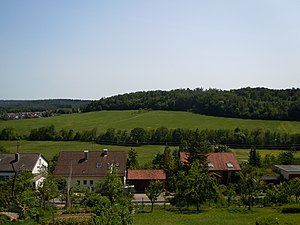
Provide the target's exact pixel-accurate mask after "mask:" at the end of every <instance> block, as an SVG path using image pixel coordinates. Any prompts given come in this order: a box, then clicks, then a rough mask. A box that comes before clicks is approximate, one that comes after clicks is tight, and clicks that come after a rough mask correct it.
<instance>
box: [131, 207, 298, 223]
mask: <svg viewBox="0 0 300 225" xmlns="http://www.w3.org/2000/svg"><path fill="white" fill-rule="evenodd" d="M171 209H172V208H171ZM263 218H264V219H266V220H268V221H270V220H275V221H278V222H279V225H282V224H290V225H299V224H300V214H282V213H281V212H280V211H279V210H278V209H277V208H253V209H252V210H251V211H248V210H247V209H244V208H232V209H227V208H213V209H203V210H201V211H200V212H199V213H197V212H195V211H185V212H183V213H180V212H179V211H177V210H175V209H173V210H168V209H167V210H164V209H163V208H162V207H159V206H156V207H155V208H154V211H153V212H152V213H150V212H149V210H146V212H144V213H139V212H138V213H136V214H135V215H134V225H152V224H159V225H247V224H249V225H255V222H256V221H257V220H260V219H263Z"/></svg>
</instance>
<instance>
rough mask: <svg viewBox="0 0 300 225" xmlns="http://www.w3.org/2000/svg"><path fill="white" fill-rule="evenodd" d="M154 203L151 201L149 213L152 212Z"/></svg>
mask: <svg viewBox="0 0 300 225" xmlns="http://www.w3.org/2000/svg"><path fill="white" fill-rule="evenodd" d="M153 205H154V201H151V212H153Z"/></svg>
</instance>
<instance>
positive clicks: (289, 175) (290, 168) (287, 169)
mask: <svg viewBox="0 0 300 225" xmlns="http://www.w3.org/2000/svg"><path fill="white" fill-rule="evenodd" d="M275 167H276V168H277V169H278V171H279V173H280V176H281V179H283V180H290V179H293V178H297V177H298V178H300V165H276V166H275Z"/></svg>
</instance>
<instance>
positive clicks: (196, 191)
mask: <svg viewBox="0 0 300 225" xmlns="http://www.w3.org/2000/svg"><path fill="white" fill-rule="evenodd" d="M217 197H218V195H217V183H216V181H215V179H214V178H213V177H211V176H209V174H208V171H207V170H205V169H201V168H200V167H199V165H197V164H192V166H191V169H190V170H189V172H188V173H187V174H185V172H183V171H181V172H180V173H179V176H178V179H177V183H176V190H175V195H174V198H173V199H172V200H171V204H173V205H175V206H177V207H178V208H180V209H181V208H183V207H184V206H188V205H196V208H197V211H199V209H200V204H202V203H204V202H205V201H207V200H208V201H210V200H215V199H216V198H217Z"/></svg>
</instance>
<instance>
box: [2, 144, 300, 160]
mask: <svg viewBox="0 0 300 225" xmlns="http://www.w3.org/2000/svg"><path fill="white" fill-rule="evenodd" d="M0 146H4V147H5V148H6V149H7V150H8V151H10V152H11V153H13V152H16V149H17V148H16V146H17V141H1V140H0ZM104 148H107V149H108V150H109V151H117V150H123V151H128V150H130V149H131V148H133V149H135V150H136V151H137V153H138V161H139V163H140V165H143V164H145V163H148V162H150V161H151V160H152V159H153V158H154V156H155V155H156V154H157V153H158V152H163V150H164V149H165V146H162V145H143V146H134V147H130V146H117V145H99V144H95V143H91V142H76V141H60V142H55V141H19V152H38V153H42V154H43V155H44V156H45V157H46V159H48V160H50V159H51V158H52V157H53V156H54V155H55V154H58V153H59V152H60V151H83V150H85V149H88V150H99V151H100V150H102V149H104ZM171 149H178V148H177V147H171ZM231 151H232V152H234V153H235V155H236V157H237V159H238V161H239V162H242V161H244V160H247V159H248V158H249V151H250V150H249V149H231ZM281 151H282V150H264V149H259V150H257V152H259V153H260V155H261V156H262V157H264V156H265V155H266V154H273V155H275V156H277V155H278V154H279V153H280V152H281ZM294 156H295V158H296V159H300V151H297V152H295V153H294Z"/></svg>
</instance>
